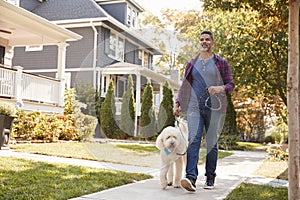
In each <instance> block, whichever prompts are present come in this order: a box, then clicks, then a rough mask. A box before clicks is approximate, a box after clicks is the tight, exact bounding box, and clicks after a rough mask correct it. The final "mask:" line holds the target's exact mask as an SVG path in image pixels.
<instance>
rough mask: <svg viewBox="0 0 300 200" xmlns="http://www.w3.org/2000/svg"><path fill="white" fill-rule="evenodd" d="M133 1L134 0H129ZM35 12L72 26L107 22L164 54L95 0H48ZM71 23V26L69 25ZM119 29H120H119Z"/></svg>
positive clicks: (145, 45) (159, 53)
mask: <svg viewBox="0 0 300 200" xmlns="http://www.w3.org/2000/svg"><path fill="white" fill-rule="evenodd" d="M128 1H129V2H133V1H132V0H128ZM32 12H33V13H35V14H37V15H39V16H41V17H44V18H46V19H48V20H50V21H53V22H54V23H56V24H58V25H62V26H63V27H68V28H71V27H72V26H74V27H76V25H75V24H80V23H87V24H89V26H91V23H97V22H107V23H106V24H108V25H109V26H111V27H112V28H114V29H116V30H118V29H120V32H123V33H126V34H125V35H127V36H128V37H129V38H131V39H134V40H136V41H137V43H139V44H141V45H143V47H145V48H146V49H148V50H149V51H151V52H152V53H153V54H155V55H162V54H163V52H162V51H161V50H160V49H158V48H157V47H155V46H154V45H153V44H152V43H151V42H149V41H147V40H146V39H145V38H143V37H142V36H141V35H139V34H138V33H137V32H136V31H134V30H132V29H130V28H128V27H127V26H126V25H124V24H122V23H121V22H119V21H118V20H116V19H115V18H114V17H112V16H111V15H109V14H108V13H107V12H106V11H105V10H104V9H103V8H101V6H100V5H98V4H97V3H96V2H95V0H47V1H45V2H43V3H41V4H40V5H39V6H37V7H36V8H35V9H34V10H33V11H32ZM68 24H71V26H68ZM118 31H119V30H118Z"/></svg>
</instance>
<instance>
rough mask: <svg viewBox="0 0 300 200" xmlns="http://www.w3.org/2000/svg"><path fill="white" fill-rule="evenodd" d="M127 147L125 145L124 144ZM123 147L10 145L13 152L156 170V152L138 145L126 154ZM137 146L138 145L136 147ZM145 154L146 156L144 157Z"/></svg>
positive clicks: (106, 144)
mask: <svg viewBox="0 0 300 200" xmlns="http://www.w3.org/2000/svg"><path fill="white" fill-rule="evenodd" d="M126 145H127V144H126ZM124 146H125V145H120V146H119V144H117V143H116V144H114V143H78V142H67V143H37V144H34V143H33V144H16V145H10V148H11V149H13V150H14V151H20V152H26V153H35V154H43V155H51V156H60V157H67V158H79V159H87V160H97V161H102V162H113V163H120V164H128V165H135V166H143V167H153V168H158V167H159V165H160V164H159V162H157V160H158V159H157V158H158V150H157V149H155V148H153V147H154V146H153V147H151V148H152V151H149V149H148V147H147V146H144V145H139V146H140V148H139V149H138V148H137V147H135V150H131V151H130V152H128V149H129V147H131V145H130V146H128V148H126V149H127V150H126V151H125V150H124V148H125V147H124ZM137 146H138V145H137ZM145 153H147V156H145Z"/></svg>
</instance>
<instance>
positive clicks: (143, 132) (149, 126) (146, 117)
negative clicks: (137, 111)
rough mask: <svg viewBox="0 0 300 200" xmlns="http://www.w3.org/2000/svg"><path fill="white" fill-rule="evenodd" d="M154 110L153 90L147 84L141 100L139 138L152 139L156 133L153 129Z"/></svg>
mask: <svg viewBox="0 0 300 200" xmlns="http://www.w3.org/2000/svg"><path fill="white" fill-rule="evenodd" d="M155 123H156V120H155V110H154V102H153V88H152V86H151V83H150V82H148V83H147V85H146V87H145V90H144V93H143V98H142V107H141V118H140V136H141V137H142V138H149V137H152V136H153V135H154V134H155V133H156V129H155Z"/></svg>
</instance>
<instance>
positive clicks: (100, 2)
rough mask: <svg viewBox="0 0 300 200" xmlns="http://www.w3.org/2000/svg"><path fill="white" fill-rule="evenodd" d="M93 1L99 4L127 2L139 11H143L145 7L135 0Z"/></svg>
mask: <svg viewBox="0 0 300 200" xmlns="http://www.w3.org/2000/svg"><path fill="white" fill-rule="evenodd" d="M95 1H96V2H97V3H99V4H100V5H105V4H114V3H123V2H129V3H130V4H132V5H133V6H134V7H135V8H136V9H138V10H139V11H140V12H144V11H145V9H144V8H143V7H142V6H141V5H139V4H138V3H137V2H135V1H134V0H95Z"/></svg>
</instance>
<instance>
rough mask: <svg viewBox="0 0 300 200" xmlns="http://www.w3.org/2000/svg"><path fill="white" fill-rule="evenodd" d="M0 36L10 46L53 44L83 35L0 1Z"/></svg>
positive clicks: (77, 38) (79, 37)
mask: <svg viewBox="0 0 300 200" xmlns="http://www.w3.org/2000/svg"><path fill="white" fill-rule="evenodd" d="M0 10H1V12H0V29H1V30H2V31H0V38H4V39H6V40H8V41H9V45H10V46H26V45H40V44H44V45H53V44H57V43H59V42H66V41H75V40H79V39H81V38H82V37H81V36H80V35H78V34H76V33H74V32H72V31H70V30H67V29H65V28H63V27H60V26H57V25H55V24H53V23H51V22H49V21H47V20H46V19H44V18H42V17H40V16H38V15H35V14H32V13H31V12H29V11H27V10H25V9H23V8H20V7H17V6H14V5H12V4H10V3H7V2H5V1H0Z"/></svg>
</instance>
